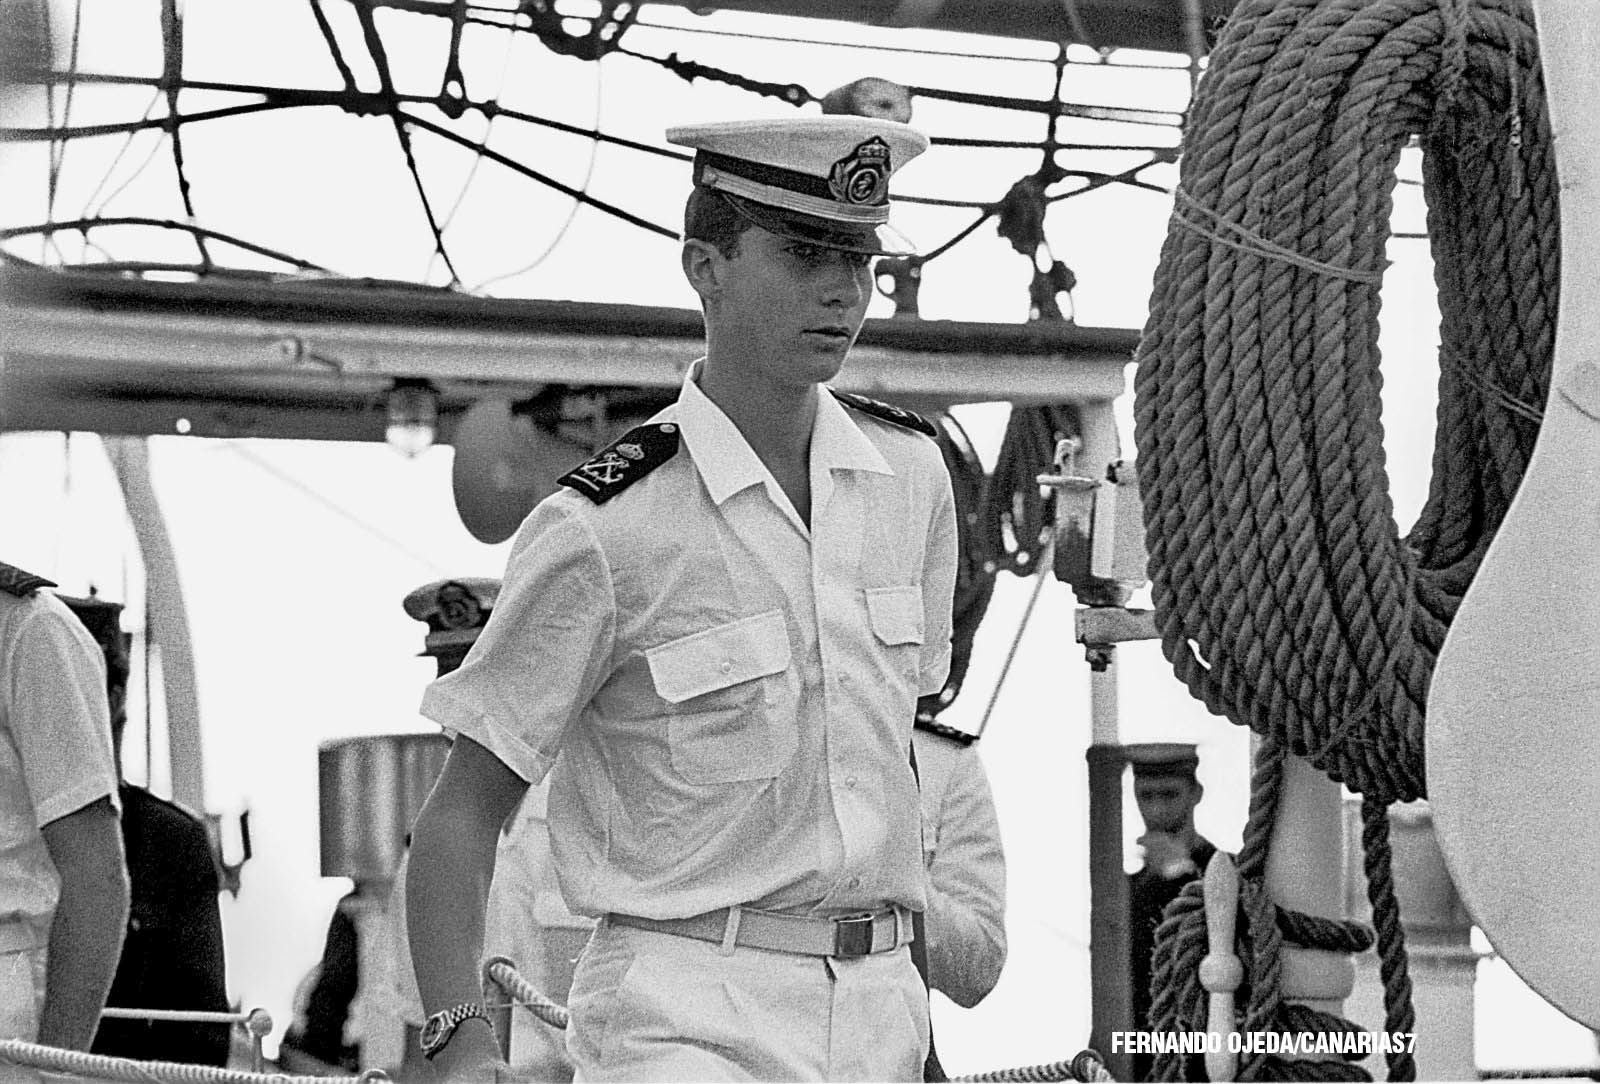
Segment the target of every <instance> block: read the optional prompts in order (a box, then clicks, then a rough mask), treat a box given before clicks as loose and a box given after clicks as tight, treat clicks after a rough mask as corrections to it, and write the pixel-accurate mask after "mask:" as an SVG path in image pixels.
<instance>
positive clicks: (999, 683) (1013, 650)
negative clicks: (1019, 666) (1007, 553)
mask: <svg viewBox="0 0 1600 1084" xmlns="http://www.w3.org/2000/svg"><path fill="white" fill-rule="evenodd" d="M1055 552H1056V533H1055V531H1051V532H1050V536H1049V537H1048V538H1046V539H1045V543H1044V550H1043V551H1042V552H1041V553H1040V554H1039V563H1038V564H1037V565H1035V566H1034V572H1033V576H1034V581H1033V592H1032V593H1031V594H1029V595H1028V605H1027V608H1026V609H1024V610H1023V611H1022V620H1021V621H1018V622H1017V631H1016V634H1015V635H1014V636H1012V637H1011V647H1010V649H1009V650H1008V651H1007V652H1006V661H1005V663H1004V664H1003V665H1002V666H1001V667H1000V676H999V677H997V678H996V679H995V682H994V688H993V689H991V690H990V691H989V703H988V705H987V706H985V707H984V709H983V718H981V719H979V720H978V733H979V734H982V733H983V732H984V729H985V728H986V727H988V725H989V716H991V715H993V714H994V706H995V704H996V703H998V702H999V700H1000V691H1001V690H1002V689H1004V688H1005V685H1006V678H1007V677H1008V676H1009V675H1010V673H1011V664H1012V663H1013V662H1015V661H1016V659H1017V648H1019V647H1021V646H1022V634H1023V633H1025V632H1027V631H1028V622H1029V620H1030V619H1032V617H1033V608H1034V606H1035V605H1036V604H1037V603H1038V601H1039V595H1040V594H1041V593H1043V591H1044V581H1045V580H1047V579H1049V578H1050V576H1051V572H1050V570H1051V569H1052V568H1054V567H1055Z"/></svg>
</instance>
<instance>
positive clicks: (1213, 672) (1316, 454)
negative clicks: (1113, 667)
mask: <svg viewBox="0 0 1600 1084" xmlns="http://www.w3.org/2000/svg"><path fill="white" fill-rule="evenodd" d="M1413 135H1420V136H1421V138H1422V142H1423V148H1424V161H1423V167H1424V184H1425V190H1426V196H1427V203H1428V209H1429V210H1428V227H1429V235H1430V237H1431V239H1432V246H1433V257H1434V265H1435V281H1436V284H1437V286H1438V291H1439V305H1440V312H1441V315H1442V317H1443V319H1442V324H1441V328H1440V336H1441V346H1440V353H1439V357H1440V366H1439V368H1440V379H1439V406H1438V414H1437V437H1436V441H1435V450H1434V459H1433V468H1434V469H1433V477H1432V482H1431V485H1430V489H1429V495H1428V500H1427V503H1426V505H1425V506H1424V508H1423V511H1422V513H1421V516H1420V517H1419V519H1418V521H1417V523H1416V525H1415V526H1414V527H1413V528H1412V530H1411V532H1410V534H1409V535H1407V536H1406V537H1405V538H1403V539H1402V538H1400V537H1399V536H1398V532H1397V530H1396V527H1395V523H1394V515H1393V506H1392V504H1391V501H1390V499H1389V494H1388V488H1387V479H1386V475H1385V472H1384V456H1383V444H1382V427H1381V424H1380V421H1379V418H1380V412H1381V407H1380V400H1379V387H1380V383H1381V380H1380V375H1379V365H1378V362H1379V355H1378V349H1377V337H1378V324H1377V316H1378V307H1379V294H1378V290H1379V284H1380V281H1381V274H1382V270H1383V268H1384V266H1385V254H1384V250H1385V245H1386V243H1387V240H1388V237H1389V222H1388V220H1389V214H1390V209H1391V199H1392V193H1393V189H1394V185H1395V183H1396V181H1395V167H1396V164H1397V162H1398V159H1399V156H1400V151H1401V149H1402V148H1403V147H1404V146H1405V145H1406V144H1407V142H1408V140H1409V139H1410V138H1411V137H1412V136H1413ZM1558 245H1559V229H1558V220H1557V211H1556V178H1555V171H1554V162H1553V157H1552V153H1551V145H1550V138H1549V125H1548V119H1547V116H1546V111H1545V102H1544V93H1543V85H1542V82H1541V76H1540V71H1539V65H1538V52H1537V47H1536V39H1535V34H1534V26H1533V19H1532V13H1531V11H1530V10H1529V8H1528V4H1527V3H1526V2H1525V0H1470V2H1468V0H1245V2H1244V3H1242V4H1241V5H1240V6H1239V8H1238V9H1237V10H1236V11H1235V12H1234V15H1233V16H1232V18H1231V19H1230V21H1229V23H1228V25H1227V27H1226V28H1225V30H1224V33H1223V35H1222V37H1221V40H1220V41H1219V42H1218V45H1217V48H1216V50H1215V51H1214V52H1213V54H1212V57H1211V65H1210V68H1209V70H1208V72H1207V74H1206V76H1205V78H1204V79H1203V80H1202V81H1201V83H1200V86H1199V88H1198V93H1197V96H1196V98H1195V100H1194V103H1193V105H1192V107H1191V110H1190V114H1189V128H1188V131H1187V132H1186V134H1185V153H1184V155H1183V157H1182V159H1181V166H1180V192H1179V195H1178V198H1177V202H1176V206H1175V208H1174V211H1173V217H1172V228H1171V229H1170V231H1169V233H1168V236H1167V241H1166V244H1165V246H1164V248H1163V251H1162V256H1161V262H1160V266H1159V267H1158V269H1157V272H1156V277H1155V285H1154V290H1153V295H1152V299H1151V315H1150V319H1149V322H1148V324H1147V325H1146V327H1145V332H1144V338H1143V341H1142V343H1141V346H1140V349H1139V362H1140V364H1139V370H1138V374H1137V376H1136V378H1135V393H1136V405H1135V417H1136V421H1137V442H1138V449H1139V479H1140V486H1141V490H1142V495H1143V498H1144V508H1145V529H1146V543H1147V546H1148V549H1149V554H1150V563H1149V568H1150V574H1151V578H1152V585H1153V597H1154V601H1155V611H1156V623H1157V627H1158V630H1159V631H1160V634H1161V642H1162V650H1163V652H1164V654H1165V655H1166V657H1167V659H1168V660H1169V661H1170V662H1171V663H1172V665H1173V668H1174V670H1175V671H1176V673H1177V675H1178V677H1179V678H1180V679H1181V680H1182V681H1183V682H1184V683H1185V684H1186V685H1187V686H1188V688H1189V690H1190V692H1191V693H1192V694H1193V695H1194V696H1195V697H1196V698H1198V699H1199V700H1201V701H1202V702H1203V703H1204V704H1205V705H1206V706H1207V707H1208V708H1209V709H1210V710H1211V711H1213V712H1215V713H1217V714H1219V715H1225V716H1227V717H1228V718H1229V719H1231V720H1232V721H1234V722H1235V723H1238V724H1241V725H1245V726H1249V727H1250V728H1251V729H1252V730H1254V731H1256V732H1257V733H1258V734H1260V735H1262V737H1263V738H1265V739H1266V743H1265V748H1264V750H1263V754H1264V755H1263V759H1262V761H1261V762H1260V763H1259V764H1258V768H1257V775H1256V779H1255V781H1254V783H1253V787H1254V788H1256V789H1255V793H1254V794H1253V799H1252V816H1251V821H1250V826H1249V828H1247V835H1246V839H1245V847H1244V852H1243V853H1242V854H1241V868H1240V873H1241V877H1242V884H1241V903H1242V909H1243V910H1244V911H1245V912H1246V914H1245V916H1244V923H1243V927H1242V928H1245V929H1247V930H1248V931H1249V934H1250V939H1253V940H1254V944H1253V945H1252V944H1250V943H1246V944H1245V945H1243V946H1242V948H1241V953H1240V954H1241V957H1242V958H1244V959H1245V960H1246V961H1247V969H1248V971H1249V975H1250V990H1249V1000H1248V1003H1247V1004H1246V1007H1245V1010H1244V1011H1245V1023H1244V1025H1243V1026H1244V1027H1246V1028H1259V1027H1260V1026H1261V1024H1262V1023H1263V1022H1265V1021H1267V1020H1270V1019H1273V1018H1275V1017H1276V1018H1279V1019H1281V1014H1282V1013H1284V1012H1288V1011H1291V1010H1288V1009H1285V1008H1283V1007H1282V1005H1281V997H1280V995H1279V994H1278V993H1277V975H1278V972H1277V963H1276V953H1277V942H1278V938H1279V936H1280V934H1281V935H1282V936H1283V937H1287V938H1289V939H1290V940H1293V941H1298V942H1299V943H1301V944H1317V943H1318V941H1317V940H1315V939H1317V938H1326V939H1329V940H1344V941H1347V942H1350V943H1351V944H1352V947H1354V941H1355V940H1358V938H1356V936H1355V935H1354V934H1353V933H1352V932H1351V929H1350V928H1345V927H1342V926H1340V927H1339V928H1337V929H1335V928H1327V929H1323V928H1318V927H1316V926H1315V925H1314V924H1313V925H1312V926H1307V925H1305V924H1304V922H1303V919H1304V918H1305V917H1306V916H1298V917H1294V916H1288V915H1286V914H1285V913H1284V912H1281V911H1277V913H1276V914H1274V913H1273V911H1274V909H1272V908H1271V905H1270V903H1269V902H1268V901H1266V898H1265V895H1264V893H1262V892H1261V890H1260V873H1261V868H1260V867H1261V866H1262V865H1263V864H1264V855H1265V848H1266V837H1267V835H1268V834H1269V832H1270V827H1271V825H1270V816H1269V815H1267V813H1266V812H1263V813H1262V814H1261V815H1260V816H1258V815H1257V811H1258V810H1262V811H1267V810H1269V807H1270V806H1272V805H1275V800H1276V799H1275V793H1276V788H1277V787H1278V786H1279V785H1280V784H1281V765H1282V759H1283V756H1284V755H1285V754H1286V753H1293V754H1294V755H1295V756H1299V757H1303V758H1305V759H1307V760H1309V761H1310V762H1311V763H1312V764H1314V765H1315V766H1316V767H1318V768H1319V769H1321V770H1322V771H1324V772H1326V773H1327V774H1328V775H1329V776H1330V777H1331V778H1332V779H1334V780H1337V781H1340V782H1342V783H1344V784H1345V785H1346V786H1348V787H1349V788H1351V789H1352V790H1355V791H1358V792H1360V793H1361V794H1362V795H1363V796H1364V798H1365V803H1364V806H1363V823H1364V830H1363V842H1364V843H1365V845H1366V847H1367V859H1366V862H1367V866H1368V882H1369V894H1370V897H1371V899H1372V903H1373V913H1374V916H1375V921H1376V923H1377V925H1378V941H1379V949H1380V953H1381V954H1382V957H1383V964H1382V973H1383V977H1384V984H1385V1001H1386V1005H1387V1007H1388V1012H1389V1024H1388V1027H1389V1029H1390V1030H1404V1029H1405V1028H1404V1026H1403V1025H1406V1024H1407V1022H1408V1021H1409V1019H1410V1017H1409V1012H1410V1007H1409V982H1408V981H1407V979H1406V977H1405V957H1404V946H1403V938H1402V935H1401V932H1400V926H1399V920H1398V915H1397V910H1396V907H1395V904H1394V897H1393V889H1392V878H1391V877H1390V876H1389V871H1388V843H1387V828H1386V817H1385V810H1386V808H1387V806H1388V804H1389V803H1391V802H1393V801H1405V800H1410V799H1413V798H1417V797H1420V796H1422V795H1424V794H1425V793H1426V785H1425V780H1424V777H1423V772H1424V762H1423V741H1422V736H1423V729H1422V728H1423V714H1424V706H1425V704H1426V699H1427V691H1428V682H1429V679H1430V676H1431V674H1432V671H1433V665H1434V661H1435V659H1436V657H1437V655H1438V652H1439V649H1440V647H1441V645H1442V644H1443V641H1444V637H1445V633H1446V631H1447V630H1448V627H1449V623H1450V620H1451V619H1452V617H1453V616H1454V614H1455V611H1456V608H1457V607H1458V605H1459V604H1460V601H1461V598H1462V597H1463V596H1464V594H1465V593H1466V589H1467V587H1468V585H1469V584H1470V583H1471V580H1472V577H1473V575H1474V573H1475V572H1476V570H1477V567H1478V564H1479V562H1480V561H1481V559H1482V557H1483V554H1484V551H1485V549H1486V548H1487V546H1488V544H1489V542H1490V540H1491V539H1492V538H1493V536H1494V532H1495V530H1496V529H1497V527H1498V526H1499V524H1500V522H1501V521H1502V519H1503V518H1504V516H1505V514H1506V511H1507V509H1508V507H1509V504H1510V501H1511V498H1512V496H1513V494H1514V493H1515V492H1516V488H1517V486H1518V484H1519V483H1520V481H1521V478H1522V474H1523V471H1524V469H1525V467H1526V464H1527V461H1528V457H1529V455H1530V454H1531V452H1532V450H1533V445H1534V441H1535V438H1536V437H1537V434H1538V418H1539V410H1540V409H1541V408H1542V406H1543V403H1544V399H1545V394H1546V392H1547V390H1548V385H1549V373H1550V359H1551V354H1552V350H1553V345H1554V337H1555V316H1556V296H1557V275H1558ZM1263 791H1267V792H1270V793H1271V795H1273V797H1271V799H1270V800H1268V799H1263V798H1262V793H1263ZM1258 852H1259V854H1260V855H1261V856H1263V857H1262V859H1261V861H1260V862H1256V861H1254V860H1253V858H1254V856H1255V855H1256V854H1257V853H1258ZM1247 858H1251V859H1252V860H1251V861H1250V862H1248V863H1246V859H1247ZM1247 864H1248V870H1249V871H1248V872H1247V869H1246V866H1247ZM1199 907H1200V903H1199V896H1198V886H1195V885H1191V886H1190V888H1189V889H1188V890H1186V892H1185V894H1184V895H1183V896H1180V898H1179V899H1178V900H1177V901H1175V902H1174V903H1173V904H1172V906H1171V907H1169V908H1168V911H1167V917H1166V920H1165V921H1164V922H1163V924H1162V927H1161V930H1160V931H1158V948H1157V971H1156V979H1155V986H1156V991H1155V994H1156V1002H1155V1005H1154V1007H1153V1009H1152V1020H1153V1021H1154V1022H1155V1026H1157V1027H1160V1028H1162V1029H1163V1030H1165V1029H1168V1028H1169V1027H1177V1028H1179V1029H1182V1028H1185V1027H1187V1026H1189V1025H1190V1024H1194V1023H1197V1022H1198V1020H1199V1013H1200V1012H1201V1010H1200V1008H1199V1005H1200V1004H1202V1001H1203V991H1200V990H1199V989H1198V981H1197V980H1196V979H1194V977H1193V974H1192V971H1179V970H1177V969H1178V968H1179V967H1180V966H1181V967H1182V968H1185V969H1187V968H1190V967H1191V965H1192V964H1197V963H1198V959H1199V956H1201V955H1204V951H1205V950H1204V923H1203V918H1201V920H1200V921H1199V922H1198V925H1197V922H1196V917H1197V915H1198V908H1199ZM1195 937H1198V938H1199V941H1198V942H1197V943H1196V942H1193V941H1192V939H1193V938H1195ZM1306 938H1312V939H1313V940H1309V941H1308V940H1306ZM1247 941H1248V939H1247ZM1196 944H1198V949H1197V948H1196ZM1186 976H1187V977H1186ZM1295 1011H1297V1012H1298V1011H1299V1010H1295ZM1322 1024H1323V1025H1325V1026H1329V1027H1333V1026H1348V1025H1345V1024H1343V1022H1338V1021H1322ZM1182 1068H1183V1066H1182V1064H1181V1061H1177V1060H1175V1059H1166V1060H1165V1061H1158V1062H1157V1070H1158V1073H1160V1074H1161V1075H1162V1076H1163V1077H1164V1078H1171V1077H1173V1076H1174V1075H1176V1074H1177V1073H1179V1072H1181V1071H1182ZM1389 1069H1390V1075H1391V1078H1404V1077H1408V1076H1409V1075H1411V1074H1413V1073H1414V1066H1411V1065H1410V1064H1409V1059H1408V1058H1407V1057H1406V1056H1405V1055H1398V1056H1396V1055H1391V1057H1390V1066H1389ZM1241 1070H1242V1072H1241V1076H1242V1078H1244V1079H1249V1078H1250V1077H1251V1076H1254V1075H1257V1074H1265V1073H1270V1074H1271V1075H1272V1076H1274V1077H1282V1078H1285V1079H1288V1078H1294V1077H1296V1076H1297V1075H1303V1076H1307V1077H1310V1076H1317V1077H1318V1078H1327V1076H1331V1075H1337V1073H1336V1072H1335V1070H1340V1067H1339V1066H1338V1065H1336V1064H1333V1065H1332V1067H1331V1068H1330V1063H1326V1062H1317V1063H1301V1064H1300V1065H1297V1066H1288V1065H1281V1064H1270V1063H1269V1061H1267V1060H1262V1059H1257V1060H1256V1061H1255V1062H1252V1063H1246V1064H1245V1065H1244V1066H1242V1067H1241ZM1340 1071H1342V1070H1340ZM1325 1074H1326V1075H1325Z"/></svg>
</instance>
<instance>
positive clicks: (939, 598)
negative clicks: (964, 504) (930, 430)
mask: <svg viewBox="0 0 1600 1084" xmlns="http://www.w3.org/2000/svg"><path fill="white" fill-rule="evenodd" d="M926 443H927V446H928V447H927V452H928V454H929V456H930V458H931V459H932V464H933V466H932V469H933V472H934V492H933V501H932V518H931V521H930V523H929V526H928V549H927V553H926V555H925V556H924V558H923V564H922V607H923V626H922V627H923V630H924V631H923V637H922V665H921V674H920V679H919V680H920V683H919V685H918V688H917V693H918V695H919V696H931V695H932V694H934V693H937V692H939V691H940V690H942V689H943V688H944V683H945V679H946V678H947V677H949V675H950V630H951V623H952V619H953V610H954V606H955V601H954V599H955V590H956V501H955V496H954V494H953V493H952V491H951V488H950V472H949V470H948V469H947V468H946V467H945V465H944V457H943V456H942V455H941V454H940V453H939V449H938V446H937V445H935V444H934V443H933V442H932V441H928V442H926Z"/></svg>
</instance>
